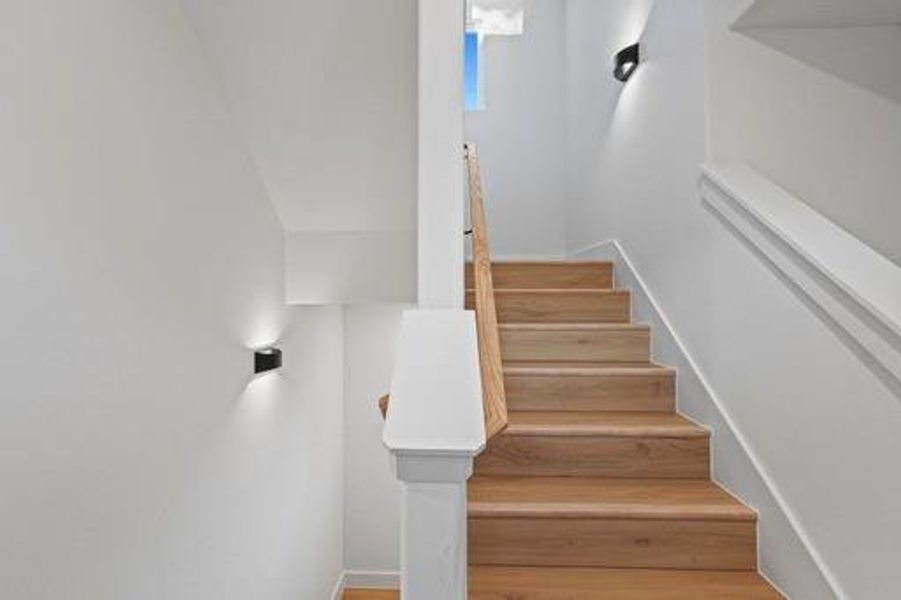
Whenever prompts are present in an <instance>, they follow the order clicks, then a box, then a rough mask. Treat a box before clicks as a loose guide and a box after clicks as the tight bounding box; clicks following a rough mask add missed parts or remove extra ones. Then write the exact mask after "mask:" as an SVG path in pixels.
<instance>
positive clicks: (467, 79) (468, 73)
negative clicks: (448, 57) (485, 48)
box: [463, 31, 485, 111]
mask: <svg viewBox="0 0 901 600" xmlns="http://www.w3.org/2000/svg"><path fill="white" fill-rule="evenodd" d="M464 48H465V55H464V59H463V109H464V110H467V111H475V110H484V108H485V105H484V104H483V103H482V89H481V88H482V85H481V81H482V71H481V66H482V40H481V39H480V36H479V34H478V33H476V32H474V31H472V32H467V33H466V40H465V44H464Z"/></svg>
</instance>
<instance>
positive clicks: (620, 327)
mask: <svg viewBox="0 0 901 600" xmlns="http://www.w3.org/2000/svg"><path fill="white" fill-rule="evenodd" d="M497 327H498V329H500V330H502V331H503V330H506V331H549V332H553V331H650V329H651V326H650V325H647V324H646V323H498V326H497Z"/></svg>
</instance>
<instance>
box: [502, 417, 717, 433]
mask: <svg viewBox="0 0 901 600" xmlns="http://www.w3.org/2000/svg"><path fill="white" fill-rule="evenodd" d="M509 421H510V422H509V425H508V426H507V429H506V430H505V431H504V432H503V434H502V435H504V436H574V437H575V436H607V437H661V438H706V437H709V436H710V432H709V431H708V430H707V429H705V428H704V427H701V426H700V425H698V424H696V423H693V422H692V421H689V420H688V419H686V418H685V417H683V416H681V415H679V414H677V413H668V412H626V411H616V412H614V411H599V412H569V411H516V412H510V414H509Z"/></svg>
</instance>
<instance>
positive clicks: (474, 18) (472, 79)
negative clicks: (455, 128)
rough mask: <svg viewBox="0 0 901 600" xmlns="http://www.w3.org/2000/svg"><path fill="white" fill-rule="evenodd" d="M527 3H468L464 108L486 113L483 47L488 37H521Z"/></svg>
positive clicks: (506, 0) (515, 0) (499, 0)
mask: <svg viewBox="0 0 901 600" xmlns="http://www.w3.org/2000/svg"><path fill="white" fill-rule="evenodd" d="M522 2H523V0H467V2H466V38H465V40H464V45H463V47H464V51H465V52H464V58H463V108H464V110H466V111H469V112H472V111H478V110H485V97H484V96H485V94H484V91H485V74H484V72H483V71H484V63H485V61H484V56H483V44H484V42H485V37H486V36H489V35H495V36H520V35H522V33H523V29H524V26H523V25H524V20H525V19H524V10H523V7H522Z"/></svg>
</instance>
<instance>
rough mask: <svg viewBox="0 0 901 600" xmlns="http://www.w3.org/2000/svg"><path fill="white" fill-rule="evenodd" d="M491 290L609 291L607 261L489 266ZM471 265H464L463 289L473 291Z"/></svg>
mask: <svg viewBox="0 0 901 600" xmlns="http://www.w3.org/2000/svg"><path fill="white" fill-rule="evenodd" d="M492 273H493V275H494V287H495V289H498V290H504V289H590V290H597V289H612V288H613V263H612V262H608V261H573V262H563V261H503V262H495V263H493V264H492ZM473 280H474V269H473V265H472V264H471V263H470V264H467V265H466V287H467V288H473V287H475V286H474V285H473Z"/></svg>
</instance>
